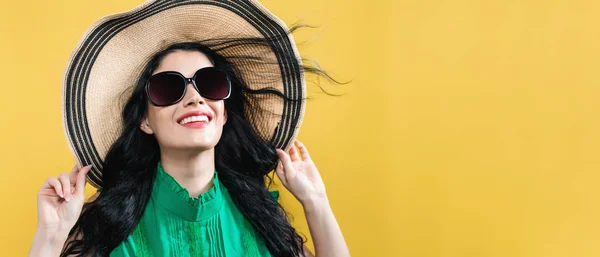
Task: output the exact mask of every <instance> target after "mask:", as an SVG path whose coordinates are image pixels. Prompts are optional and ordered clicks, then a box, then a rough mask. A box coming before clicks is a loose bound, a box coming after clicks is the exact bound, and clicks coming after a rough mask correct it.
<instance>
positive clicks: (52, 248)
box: [29, 228, 68, 257]
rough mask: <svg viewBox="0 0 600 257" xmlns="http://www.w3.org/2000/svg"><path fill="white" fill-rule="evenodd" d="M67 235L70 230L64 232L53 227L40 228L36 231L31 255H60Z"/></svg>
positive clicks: (40, 256) (37, 256)
mask: <svg viewBox="0 0 600 257" xmlns="http://www.w3.org/2000/svg"><path fill="white" fill-rule="evenodd" d="M67 237H68V232H67V233H64V232H59V231H58V230H53V229H47V228H38V229H37V230H36V231H35V236H34V238H33V244H32V246H31V250H30V251H29V256H36V257H43V256H52V257H54V256H58V255H59V254H60V252H61V251H62V248H63V246H64V244H65V242H66V240H67Z"/></svg>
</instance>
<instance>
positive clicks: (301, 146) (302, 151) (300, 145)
mask: <svg viewBox="0 0 600 257" xmlns="http://www.w3.org/2000/svg"><path fill="white" fill-rule="evenodd" d="M294 143H295V145H296V146H297V147H298V149H299V150H300V154H301V155H302V160H305V161H308V160H310V155H309V154H308V149H306V147H305V146H304V144H303V143H302V142H300V141H298V140H296V141H295V142H294Z"/></svg>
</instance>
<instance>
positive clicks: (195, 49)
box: [30, 0, 349, 256]
mask: <svg viewBox="0 0 600 257" xmlns="http://www.w3.org/2000/svg"><path fill="white" fill-rule="evenodd" d="M292 30H293V29H292ZM290 33H291V31H290V30H288V29H287V28H286V27H285V25H284V24H283V23H282V22H281V21H280V20H279V19H277V18H276V17H275V16H273V15H272V14H270V13H269V12H268V11H267V10H266V9H264V8H263V7H262V6H260V5H259V4H258V3H257V2H255V1H242V0H238V1H185V0H184V1H148V2H146V3H144V4H143V5H141V6H139V7H137V8H136V9H133V10H131V11H129V12H125V13H121V14H116V15H112V16H108V17H106V18H104V19H102V20H100V21H99V22H97V23H96V24H95V25H94V26H92V28H91V29H90V30H89V31H88V32H87V33H86V34H85V35H84V38H83V39H82V40H81V41H80V42H79V45H78V47H77V48H76V49H75V51H74V52H73V54H72V56H71V59H70V61H69V66H68V67H67V71H66V74H65V85H64V88H63V89H64V90H63V93H64V95H63V96H64V106H63V114H64V123H65V130H66V134H67V139H68V142H69V146H70V147H71V150H72V151H73V153H74V155H75V156H76V158H77V162H78V164H77V165H76V166H75V167H74V168H73V170H72V171H71V173H70V174H66V173H63V174H61V175H60V176H59V177H58V178H54V177H50V178H49V179H48V180H47V181H46V183H45V184H44V185H43V186H42V188H41V190H40V191H39V194H38V229H37V231H36V235H35V238H34V242H33V245H32V247H31V250H30V256H312V254H311V253H310V252H309V251H308V250H307V248H306V247H305V245H304V240H303V239H302V237H301V236H300V235H298V233H297V232H296V231H295V230H294V228H293V227H292V226H291V225H290V223H289V221H288V219H287V218H286V214H285V212H284V211H283V209H282V208H281V206H279V205H278V203H277V196H278V194H277V192H269V191H268V187H267V184H266V183H265V180H267V181H268V182H270V177H268V174H269V172H270V171H272V170H273V169H275V171H276V174H277V176H278V177H279V178H280V180H281V181H282V183H283V185H284V186H285V187H286V188H287V189H288V190H289V191H290V192H291V193H292V194H293V195H294V196H295V198H296V199H297V200H298V201H300V203H301V204H302V206H303V207H304V211H305V214H306V217H307V221H308V224H309V228H310V232H311V236H312V238H313V241H314V245H315V254H316V256H349V252H348V249H347V246H346V243H345V241H344V239H343V236H342V233H341V231H340V228H339V226H338V224H337V222H336V220H335V217H334V215H333V213H332V211H331V208H330V206H329V202H328V199H327V195H326V192H325V186H324V185H323V182H322V180H321V178H320V175H319V172H318V171H317V168H316V167H315V164H314V163H313V162H312V161H311V159H310V156H309V153H308V150H307V149H306V147H305V146H304V145H303V144H302V143H300V142H298V141H296V140H294V138H295V136H296V134H297V132H298V129H299V126H300V123H301V119H302V114H303V111H304V103H305V101H304V100H305V82H304V72H315V73H318V74H320V75H325V76H326V74H324V73H323V72H322V71H320V70H318V69H314V68H308V67H305V66H303V65H302V64H301V61H300V60H299V58H298V54H297V50H296V48H295V45H294V42H293V38H292V37H291V35H290ZM118 114H120V115H118ZM294 145H295V146H296V147H297V148H298V149H296V147H294ZM84 163H85V164H90V163H91V164H92V165H88V166H85V167H83V168H79V167H82V166H84V165H83V164H84ZM86 178H87V181H89V182H90V183H91V184H92V185H94V186H96V187H98V188H100V189H99V193H98V194H96V195H94V196H93V197H92V198H90V199H89V200H88V201H87V203H85V204H84V186H85V184H86Z"/></svg>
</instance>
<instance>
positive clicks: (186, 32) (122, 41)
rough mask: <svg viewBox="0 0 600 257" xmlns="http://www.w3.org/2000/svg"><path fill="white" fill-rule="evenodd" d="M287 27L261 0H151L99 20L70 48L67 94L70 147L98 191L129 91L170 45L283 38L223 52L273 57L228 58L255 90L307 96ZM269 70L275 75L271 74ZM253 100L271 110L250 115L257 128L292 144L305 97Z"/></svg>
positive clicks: (277, 142)
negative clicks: (231, 39) (272, 90)
mask: <svg viewBox="0 0 600 257" xmlns="http://www.w3.org/2000/svg"><path fill="white" fill-rule="evenodd" d="M288 32H289V29H288V28H287V26H286V25H285V23H284V22H283V21H282V20H280V19H279V18H277V17H276V16H275V15H273V14H272V13H270V12H269V11H268V10H267V9H266V8H264V7H263V6H262V5H261V4H260V3H258V2H257V1H255V0H230V1H228V0H220V1H216V0H208V1H206V0H205V1H194V0H150V1H146V2H144V3H143V4H142V5H140V6H138V7H136V8H134V9H132V10H130V11H126V12H122V13H118V14H113V15H109V16H106V17H104V18H102V19H100V20H99V21H97V22H96V23H94V24H93V25H92V26H91V27H90V28H89V29H88V30H87V32H85V34H84V35H83V37H82V38H81V39H80V41H79V42H78V44H77V46H76V47H75V49H74V50H73V52H72V53H71V56H70V58H69V61H68V65H67V68H66V70H65V74H64V81H63V91H62V114H63V128H64V130H65V135H66V138H67V142H68V145H69V149H70V150H71V152H72V153H73V155H74V156H75V159H76V162H77V165H78V166H79V167H83V166H86V165H89V164H93V167H92V169H91V170H90V172H89V173H88V182H90V184H91V185H93V186H94V187H97V188H98V187H100V185H102V179H101V178H102V174H101V171H102V163H103V160H104V157H105V156H106V154H107V152H108V150H109V148H110V147H111V145H112V144H113V143H114V142H115V140H116V139H117V137H118V136H119V135H120V134H121V132H122V129H123V128H122V122H121V120H122V118H121V111H122V108H123V107H124V102H125V100H126V99H127V97H122V96H123V94H124V93H125V94H126V93H127V92H132V89H133V88H134V87H135V84H136V82H137V80H138V79H139V77H140V76H141V73H142V70H143V69H144V67H145V66H146V64H147V63H148V61H149V60H150V58H151V57H152V56H153V55H155V54H156V53H157V52H159V51H161V50H163V49H165V48H166V47H168V46H169V45H171V44H174V43H180V42H199V41H205V40H210V39H213V38H240V37H254V38H256V37H259V38H280V40H276V41H272V44H248V45H243V46H239V47H231V48H226V49H222V50H219V51H220V52H219V54H222V55H224V56H228V55H231V56H248V57H258V58H256V59H261V60H271V61H263V62H253V61H248V60H253V59H254V58H247V59H244V58H233V59H231V60H229V61H230V62H232V63H234V65H235V66H236V67H237V68H238V69H239V72H240V73H241V74H238V75H239V76H241V77H242V78H243V79H244V80H245V82H246V83H247V84H248V86H249V87H250V88H252V89H260V88H266V87H272V88H275V89H278V90H279V91H281V92H282V93H284V94H285V95H286V96H287V97H288V98H290V99H304V98H305V95H306V82H305V78H304V74H303V70H302V61H301V59H300V56H299V53H298V50H297V48H296V44H295V42H294V39H293V37H292V35H291V34H289V33H288ZM274 64H275V65H274ZM263 74H275V76H271V77H269V79H264V76H262V75H263ZM128 90H130V91H128ZM253 105H255V106H256V107H258V108H259V109H262V110H266V112H261V116H260V117H258V118H255V119H251V123H252V125H253V126H254V128H255V130H256V131H257V133H258V134H259V135H260V136H261V137H262V138H263V139H264V140H266V141H267V142H270V143H271V144H272V145H273V146H274V147H279V148H283V149H288V148H289V147H291V143H292V141H293V139H294V138H295V137H296V136H297V134H298V130H299V128H300V125H301V123H302V118H303V115H304V110H305V101H303V100H301V101H284V100H283V99H281V98H279V97H275V96H273V97H262V98H260V101H258V102H257V103H254V104H253ZM265 113H266V114H265ZM252 115H253V114H250V116H252Z"/></svg>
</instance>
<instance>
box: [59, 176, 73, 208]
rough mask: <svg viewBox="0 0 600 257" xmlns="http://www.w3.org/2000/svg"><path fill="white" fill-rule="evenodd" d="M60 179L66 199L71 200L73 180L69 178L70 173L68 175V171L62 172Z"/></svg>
mask: <svg viewBox="0 0 600 257" xmlns="http://www.w3.org/2000/svg"><path fill="white" fill-rule="evenodd" d="M58 181H60V184H61V186H62V192H63V195H64V196H63V197H64V198H65V201H67V202H69V201H71V180H70V179H69V175H67V173H62V174H60V176H58Z"/></svg>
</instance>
